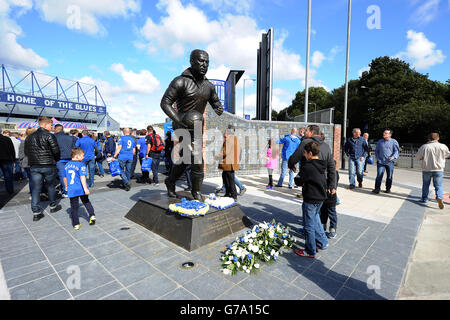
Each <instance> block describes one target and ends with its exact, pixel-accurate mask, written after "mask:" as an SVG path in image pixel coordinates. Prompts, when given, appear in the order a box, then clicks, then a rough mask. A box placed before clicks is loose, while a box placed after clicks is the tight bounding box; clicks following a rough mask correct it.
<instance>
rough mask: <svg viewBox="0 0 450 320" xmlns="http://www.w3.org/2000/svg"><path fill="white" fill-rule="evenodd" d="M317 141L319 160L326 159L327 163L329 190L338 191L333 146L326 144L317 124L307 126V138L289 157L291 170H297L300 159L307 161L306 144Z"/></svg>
mask: <svg viewBox="0 0 450 320" xmlns="http://www.w3.org/2000/svg"><path fill="white" fill-rule="evenodd" d="M312 141H315V142H317V143H318V144H319V145H320V153H319V160H324V161H325V163H326V171H325V177H326V179H327V191H328V192H330V193H331V194H335V193H336V165H335V163H334V159H333V154H332V152H331V148H330V146H329V145H328V144H326V143H325V142H324V140H323V138H322V137H321V135H320V128H319V126H317V125H310V126H308V127H307V128H306V132H305V139H303V141H302V143H301V145H300V146H299V147H298V149H297V150H296V151H295V152H294V154H293V155H292V156H291V157H290V158H289V163H288V166H289V168H290V169H291V170H293V171H294V172H296V168H295V165H296V164H297V163H298V162H299V161H302V163H303V161H306V158H305V156H304V149H305V145H307V144H308V143H310V142H312ZM302 170H303V169H302V166H300V175H301V174H302Z"/></svg>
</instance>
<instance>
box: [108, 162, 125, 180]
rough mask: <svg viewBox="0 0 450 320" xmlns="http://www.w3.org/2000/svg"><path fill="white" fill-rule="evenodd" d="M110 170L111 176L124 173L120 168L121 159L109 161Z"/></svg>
mask: <svg viewBox="0 0 450 320" xmlns="http://www.w3.org/2000/svg"><path fill="white" fill-rule="evenodd" d="M109 172H111V176H113V177H116V176H120V175H121V174H122V170H120V164H119V161H111V162H109Z"/></svg>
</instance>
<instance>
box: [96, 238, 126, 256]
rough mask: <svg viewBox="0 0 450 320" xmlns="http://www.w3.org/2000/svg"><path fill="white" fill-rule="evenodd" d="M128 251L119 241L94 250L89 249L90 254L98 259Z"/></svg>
mask: <svg viewBox="0 0 450 320" xmlns="http://www.w3.org/2000/svg"><path fill="white" fill-rule="evenodd" d="M123 250H126V248H125V247H124V246H123V245H121V244H120V243H119V242H118V241H112V242H108V243H105V244H103V245H99V246H96V247H93V248H89V252H90V253H91V254H92V255H93V256H94V257H95V258H97V259H100V258H103V257H106V256H109V255H112V254H116V253H118V252H120V251H123Z"/></svg>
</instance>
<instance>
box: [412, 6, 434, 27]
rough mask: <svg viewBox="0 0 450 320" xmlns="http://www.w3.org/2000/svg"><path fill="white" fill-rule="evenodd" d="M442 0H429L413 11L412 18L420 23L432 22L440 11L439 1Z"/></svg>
mask: <svg viewBox="0 0 450 320" xmlns="http://www.w3.org/2000/svg"><path fill="white" fill-rule="evenodd" d="M440 2H441V0H427V1H425V3H423V4H422V5H421V6H420V7H418V8H417V9H416V11H415V12H414V13H413V15H412V17H411V19H412V20H413V21H415V22H417V23H418V24H427V23H429V22H431V21H432V20H433V19H434V18H435V17H436V16H437V15H438V13H439V3H440Z"/></svg>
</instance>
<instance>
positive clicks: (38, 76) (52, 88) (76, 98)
mask: <svg viewBox="0 0 450 320" xmlns="http://www.w3.org/2000/svg"><path fill="white" fill-rule="evenodd" d="M0 81H1V82H0V126H1V127H2V128H3V129H4V130H14V131H22V130H25V129H26V128H28V127H35V126H37V123H36V122H37V119H38V118H39V117H41V116H46V117H49V118H52V119H53V122H54V123H61V124H62V125H63V126H64V128H65V130H66V131H69V130H70V129H74V128H75V129H87V130H91V131H95V132H104V131H106V130H108V131H110V132H111V133H112V134H119V133H120V124H119V123H118V122H117V121H116V120H114V119H113V118H112V117H111V116H110V115H109V114H108V111H107V106H106V103H105V101H104V100H103V97H102V95H101V93H100V91H99V90H98V88H97V86H95V85H91V84H86V83H81V82H79V81H73V80H66V79H63V78H59V77H53V76H49V75H46V74H43V73H39V72H34V71H29V72H25V71H23V70H21V69H18V68H15V67H11V66H8V67H7V66H5V65H3V64H2V65H1V79H0Z"/></svg>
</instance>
